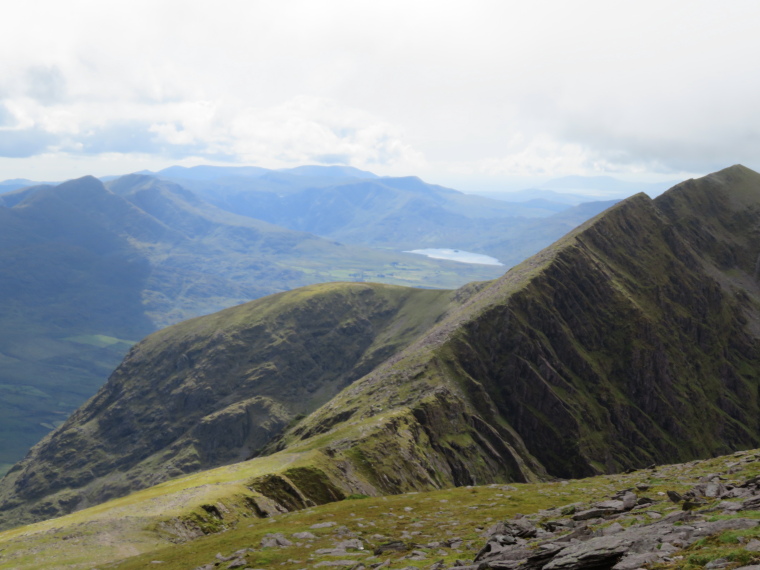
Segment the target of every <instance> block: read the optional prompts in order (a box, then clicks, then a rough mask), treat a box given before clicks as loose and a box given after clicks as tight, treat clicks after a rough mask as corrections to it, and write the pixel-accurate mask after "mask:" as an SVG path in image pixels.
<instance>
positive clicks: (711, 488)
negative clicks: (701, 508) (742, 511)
mask: <svg viewBox="0 0 760 570" xmlns="http://www.w3.org/2000/svg"><path fill="white" fill-rule="evenodd" d="M725 494H726V488H725V487H724V486H723V484H722V483H720V482H717V483H708V484H707V488H706V489H705V497H709V498H711V499H716V498H718V497H722V496H723V495H725Z"/></svg>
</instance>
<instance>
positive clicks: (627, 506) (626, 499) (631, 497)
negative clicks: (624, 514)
mask: <svg viewBox="0 0 760 570" xmlns="http://www.w3.org/2000/svg"><path fill="white" fill-rule="evenodd" d="M621 501H622V502H623V510H625V511H630V510H631V509H632V508H633V507H635V506H636V504H637V501H638V497H637V496H636V494H635V493H631V492H630V491H628V492H627V493H625V494H624V495H623V496H622V497H621Z"/></svg>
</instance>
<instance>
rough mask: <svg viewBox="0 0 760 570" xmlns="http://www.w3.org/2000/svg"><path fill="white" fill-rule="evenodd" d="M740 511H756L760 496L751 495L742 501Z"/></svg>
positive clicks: (759, 506)
mask: <svg viewBox="0 0 760 570" xmlns="http://www.w3.org/2000/svg"><path fill="white" fill-rule="evenodd" d="M739 510H740V511H757V510H760V497H753V498H751V499H747V500H746V501H743V502H742V506H741V508H739Z"/></svg>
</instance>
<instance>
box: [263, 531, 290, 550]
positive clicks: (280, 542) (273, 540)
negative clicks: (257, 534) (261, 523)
mask: <svg viewBox="0 0 760 570" xmlns="http://www.w3.org/2000/svg"><path fill="white" fill-rule="evenodd" d="M292 545H293V543H292V542H291V541H290V540H288V539H287V538H285V535H283V534H281V533H279V532H278V533H274V534H267V535H264V537H263V538H262V539H261V547H262V548H274V547H276V546H292Z"/></svg>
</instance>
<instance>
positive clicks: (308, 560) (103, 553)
mask: <svg viewBox="0 0 760 570" xmlns="http://www.w3.org/2000/svg"><path fill="white" fill-rule="evenodd" d="M757 453H758V451H757V450H756V451H754V452H739V453H737V454H735V455H732V456H728V457H719V458H715V459H710V460H705V461H695V462H691V463H688V464H682V465H668V466H661V467H658V468H657V469H656V470H654V471H653V470H641V471H636V472H633V473H630V474H625V475H605V476H597V477H592V478H588V479H576V480H570V481H565V482H550V483H530V484H520V483H516V484H511V485H508V486H505V485H489V486H476V487H466V488H457V489H446V490H439V491H433V492H425V493H407V494H402V495H395V496H389V497H375V498H365V499H361V500H357V499H354V500H342V501H337V502H332V503H329V504H325V505H323V506H312V507H307V508H303V509H299V510H297V511H293V512H289V513H273V514H272V516H270V517H268V518H263V519H262V518H257V517H256V515H255V513H254V512H253V511H252V510H251V503H250V502H248V501H247V500H246V498H250V499H252V500H259V501H261V499H260V497H259V496H257V493H255V492H254V491H251V489H250V487H251V486H252V485H254V484H255V481H257V480H258V479H259V478H260V477H261V476H262V475H264V474H266V473H270V472H276V471H283V470H286V469H293V467H295V466H298V465H299V463H300V464H305V463H308V460H309V458H308V457H303V456H298V455H296V456H293V455H292V454H287V453H281V454H276V455H274V456H271V457H267V458H259V459H255V460H251V461H248V462H245V463H240V464H237V465H233V466H228V467H223V468H218V469H215V470H213V471H208V472H204V473H199V474H196V475H191V476H187V477H183V478H180V479H176V480H173V481H169V482H167V483H163V484H161V485H158V486H156V487H153V488H151V489H146V490H144V491H139V492H137V493H134V494H132V495H130V496H128V497H124V498H121V499H116V500H114V501H110V502H108V503H105V504H103V505H99V506H97V507H93V508H90V509H87V510H85V511H80V512H78V513H74V514H72V515H68V516H66V517H62V518H59V519H53V520H50V521H46V522H43V523H37V524H35V525H31V526H28V527H22V528H19V529H14V530H11V531H5V532H3V533H0V549H1V550H0V552H1V553H2V557H0V568H8V569H10V568H14V569H19V570H20V569H26V568H29V569H32V568H40V567H45V568H50V569H55V568H64V567H65V568H72V569H73V568H92V567H93V566H94V565H98V567H101V568H102V567H107V568H122V569H125V570H126V569H133V568H135V569H137V568H145V567H148V566H149V565H152V562H153V561H154V560H160V561H162V562H163V564H162V565H161V567H162V568H167V569H170V570H173V569H177V570H179V569H183V570H185V569H188V568H195V567H197V566H200V565H202V564H205V563H209V562H214V561H216V559H215V556H216V554H217V553H220V552H221V553H223V554H224V555H229V554H231V553H232V552H235V551H237V550H240V549H244V548H252V549H254V550H255V551H254V552H250V553H248V554H247V560H248V565H249V566H250V567H252V568H267V567H273V566H274V565H277V567H278V568H283V569H285V570H288V569H297V568H303V567H304V566H312V565H314V564H316V563H319V562H323V561H329V560H334V559H335V558H336V557H335V556H330V555H329V554H320V553H319V552H318V549H320V548H330V547H333V546H334V544H335V543H336V542H337V541H340V540H342V539H345V538H347V537H348V536H356V537H359V538H360V539H361V540H362V541H363V542H364V544H365V548H366V549H367V551H365V552H361V551H358V552H356V553H355V554H354V555H352V556H351V557H358V558H359V559H361V560H362V561H364V562H365V563H374V562H382V561H384V560H386V559H390V561H391V562H392V563H394V564H399V565H402V566H404V567H408V566H411V567H419V568H427V567H428V566H429V565H430V564H431V562H432V561H435V560H444V561H445V562H446V563H447V564H453V563H454V561H455V560H457V559H459V560H472V558H473V557H474V556H475V554H476V553H477V551H478V549H479V548H480V547H481V546H482V544H483V538H482V532H483V531H484V529H486V528H488V527H489V526H491V525H492V524H494V523H495V522H498V521H501V520H505V519H509V518H512V517H513V516H514V515H516V514H518V513H520V514H524V515H529V514H533V513H536V512H538V511H539V510H541V509H548V508H554V507H561V506H564V505H568V504H573V503H588V502H592V501H598V500H604V499H605V498H607V497H608V496H609V495H611V494H612V493H613V492H615V491H618V490H620V489H624V488H629V487H632V486H634V485H636V484H640V483H645V484H649V485H651V488H650V489H648V490H647V493H646V494H647V495H648V496H650V497H653V498H655V499H656V500H657V501H658V502H657V503H655V504H654V505H653V506H652V507H651V508H649V509H647V511H646V514H645V513H641V514H640V515H639V516H640V517H642V516H643V517H644V518H648V517H652V518H654V516H656V514H665V513H668V512H671V511H673V510H675V509H679V507H678V506H676V505H673V504H672V503H670V502H669V501H668V500H667V498H666V497H663V496H662V495H663V494H664V492H665V491H667V490H674V491H678V492H683V491H685V490H687V489H688V488H690V487H691V486H692V485H693V484H694V483H696V482H697V480H698V479H699V477H701V476H703V475H705V474H708V473H716V472H720V471H724V470H726V469H728V468H729V467H730V466H733V467H732V478H733V479H735V480H737V481H743V480H746V479H749V478H750V477H753V476H755V475H758V474H760V463H758V461H757ZM357 497H358V496H357ZM204 505H206V506H207V508H205V509H204V508H203V506H204ZM211 506H213V507H216V509H218V512H219V513H220V515H221V518H219V517H218V516H216V515H214V514H212V513H210V512H209V511H210V510H212V509H210V507H211ZM710 506H711V505H706V507H705V508H709V507H710ZM649 513H655V514H652V515H650V514H649ZM742 516H750V517H758V518H760V512H751V511H750V512H743V513H742ZM324 522H328V523H335V525H334V526H332V527H327V528H322V529H313V528H311V527H312V525H314V524H318V523H324ZM201 528H203V529H204V530H205V532H206V533H209V534H207V535H205V536H204V533H203V531H201V530H200V529H201ZM341 529H343V530H341ZM193 531H195V534H193ZM305 531H309V532H312V533H313V534H315V535H316V537H317V538H316V539H313V540H298V539H294V538H292V535H293V534H294V533H296V532H305ZM275 532H280V533H283V534H285V535H286V536H287V537H288V538H291V539H292V540H293V542H294V543H295V544H294V545H293V546H291V547H286V548H276V547H275V548H271V547H270V548H261V547H260V540H261V538H263V537H264V536H265V535H266V534H268V533H275ZM347 533H353V534H351V535H347ZM743 534H746V535H747V539H748V538H753V537H757V535H758V530H757V529H755V530H754V531H752V532H746V533H743ZM455 537H456V538H460V539H461V540H462V544H461V545H460V546H458V547H457V548H456V549H451V548H447V547H442V546H428V544H429V543H434V542H438V543H441V542H443V541H444V540H446V539H451V538H455ZM390 540H404V541H411V542H414V543H417V544H418V546H417V547H416V548H417V549H419V550H422V551H424V552H426V554H427V555H428V556H429V558H428V559H427V560H424V561H419V562H414V561H410V560H400V558H401V557H402V556H403V554H391V555H384V556H382V557H380V558H371V550H372V548H374V547H375V546H377V545H378V544H381V543H383V542H387V541H390ZM745 540H746V539H745ZM736 547H737V545H736V536H735V535H731V536H729V535H726V537H724V538H723V539H722V540H718V539H715V540H707V541H702V542H701V543H698V544H697V545H695V546H693V547H691V548H690V550H689V551H687V552H685V553H682V554H684V555H685V557H684V558H683V559H681V561H680V562H678V559H675V560H676V563H674V564H673V566H674V567H676V568H682V567H685V568H696V567H701V566H703V565H704V564H705V563H706V562H707V561H709V560H712V559H714V558H718V557H721V556H725V555H729V556H731V555H732V553H734V552H735V551H736ZM676 554H678V553H676ZM337 558H339V559H345V558H346V556H345V555H344V556H339V557H337ZM745 558H746V557H745ZM742 560H744V559H742ZM738 561H739V559H737V563H738ZM108 562H113V563H112V564H107V563H108ZM744 563H746V560H744ZM103 565H105V566H103ZM735 565H737V564H734V566H735Z"/></svg>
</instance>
